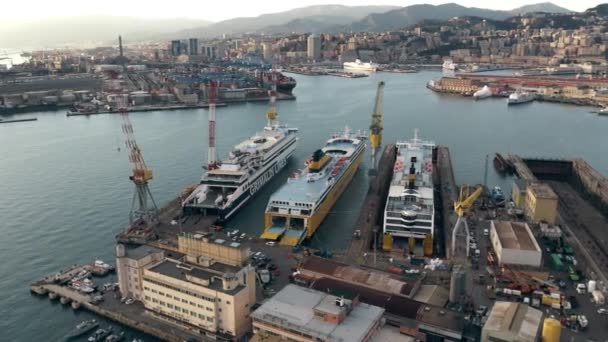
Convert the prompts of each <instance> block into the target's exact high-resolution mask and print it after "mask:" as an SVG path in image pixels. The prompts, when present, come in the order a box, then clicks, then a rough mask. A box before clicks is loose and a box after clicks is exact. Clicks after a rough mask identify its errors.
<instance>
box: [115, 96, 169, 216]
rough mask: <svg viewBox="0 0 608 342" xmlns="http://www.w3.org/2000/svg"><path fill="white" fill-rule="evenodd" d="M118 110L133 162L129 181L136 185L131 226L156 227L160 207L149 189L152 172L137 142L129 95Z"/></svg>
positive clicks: (124, 97)
mask: <svg viewBox="0 0 608 342" xmlns="http://www.w3.org/2000/svg"><path fill="white" fill-rule="evenodd" d="M118 108H119V111H120V116H121V117H122V120H123V124H122V132H123V134H124V135H125V146H126V147H127V150H128V151H129V161H130V162H131V169H132V174H131V176H129V179H130V180H131V181H132V182H133V183H134V184H135V193H134V194H133V201H132V203H131V211H130V212H129V224H130V225H131V226H133V225H135V224H141V223H143V224H146V225H154V224H156V223H158V221H159V217H158V207H157V206H156V202H154V198H153V197H152V192H150V188H149V187H148V182H149V181H150V180H152V170H151V169H149V168H148V167H147V166H146V163H145V161H144V157H143V156H142V154H141V150H140V149H139V146H138V145H137V142H136V141H135V135H134V134H133V126H132V125H131V120H130V119H129V112H128V111H127V95H124V96H123V97H119V98H118Z"/></svg>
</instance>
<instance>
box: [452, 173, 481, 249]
mask: <svg viewBox="0 0 608 342" xmlns="http://www.w3.org/2000/svg"><path fill="white" fill-rule="evenodd" d="M482 192H483V186H478V187H477V189H475V191H473V192H471V188H470V187H469V185H468V184H464V185H463V186H462V187H461V188H460V195H459V196H458V200H457V201H456V202H454V212H455V213H456V215H458V219H457V220H456V224H455V225H454V229H453V230H452V255H454V254H455V253H456V236H457V235H458V231H459V230H460V229H461V228H462V226H464V229H465V232H466V235H467V242H466V247H467V256H469V241H470V234H469V224H468V223H467V219H466V214H467V212H468V211H469V209H470V208H471V207H472V206H473V203H474V202H475V200H476V199H477V198H478V197H479V196H480V195H481V193H482Z"/></svg>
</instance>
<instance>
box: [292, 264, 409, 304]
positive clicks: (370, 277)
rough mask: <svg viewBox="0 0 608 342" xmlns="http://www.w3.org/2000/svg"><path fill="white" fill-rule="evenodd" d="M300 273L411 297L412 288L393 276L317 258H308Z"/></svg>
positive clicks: (400, 278)
mask: <svg viewBox="0 0 608 342" xmlns="http://www.w3.org/2000/svg"><path fill="white" fill-rule="evenodd" d="M300 269H301V270H302V271H304V272H305V271H307V270H308V271H310V272H314V273H320V274H322V275H327V276H329V277H332V278H337V279H342V280H344V281H346V282H351V283H356V284H360V285H363V286H367V287H370V288H373V289H376V290H379V291H382V292H387V293H391V294H398V295H402V296H407V297H409V296H411V295H412V292H413V289H414V286H413V285H412V284H410V283H407V282H406V281H404V280H403V278H402V277H399V276H397V275H394V274H390V273H387V272H381V271H376V270H371V269H366V268H362V267H358V266H352V265H348V264H344V263H341V262H337V261H333V260H328V259H324V258H319V257H314V256H312V257H309V258H308V259H306V260H305V261H304V262H303V263H302V265H301V266H300Z"/></svg>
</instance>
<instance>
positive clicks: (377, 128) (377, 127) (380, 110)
mask: <svg viewBox="0 0 608 342" xmlns="http://www.w3.org/2000/svg"><path fill="white" fill-rule="evenodd" d="M383 116H384V81H380V82H378V88H377V89H376V98H375V101H374V109H373V111H372V122H371V124H370V126H369V129H370V130H369V140H370V142H371V145H372V160H371V167H370V173H371V174H374V173H375V171H376V153H377V152H378V150H379V149H380V146H382V130H383V128H384V127H383V122H382V121H383Z"/></svg>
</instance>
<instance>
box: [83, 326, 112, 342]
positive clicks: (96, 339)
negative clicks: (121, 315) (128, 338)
mask: <svg viewBox="0 0 608 342" xmlns="http://www.w3.org/2000/svg"><path fill="white" fill-rule="evenodd" d="M111 333H112V327H108V328H107V329H103V328H102V329H97V330H96V331H95V332H94V333H93V335H91V336H89V338H88V339H87V341H88V342H101V341H103V340H104V339H105V338H106V337H107V336H108V335H110V334H111Z"/></svg>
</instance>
